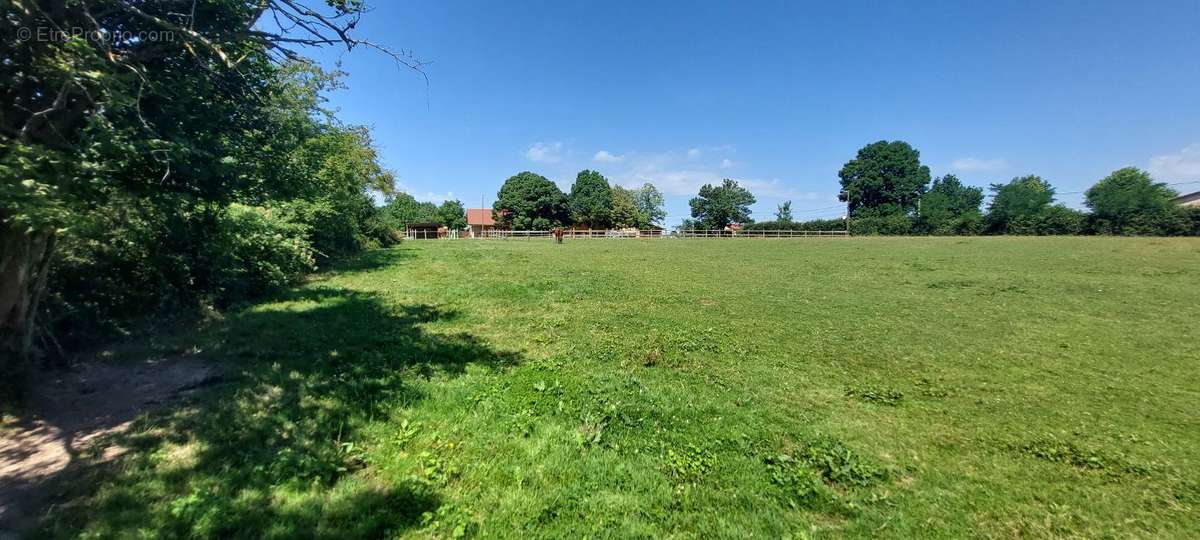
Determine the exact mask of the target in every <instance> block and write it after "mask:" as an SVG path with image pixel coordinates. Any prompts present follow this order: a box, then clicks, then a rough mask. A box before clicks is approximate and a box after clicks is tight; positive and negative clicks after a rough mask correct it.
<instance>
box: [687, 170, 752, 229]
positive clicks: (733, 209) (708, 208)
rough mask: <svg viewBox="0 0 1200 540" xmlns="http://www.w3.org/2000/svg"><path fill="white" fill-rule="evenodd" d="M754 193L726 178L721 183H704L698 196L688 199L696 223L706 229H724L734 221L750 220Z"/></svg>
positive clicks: (745, 221) (744, 221) (743, 221)
mask: <svg viewBox="0 0 1200 540" xmlns="http://www.w3.org/2000/svg"><path fill="white" fill-rule="evenodd" d="M754 202H755V199H754V195H753V194H751V193H750V192H749V191H748V190H746V188H744V187H742V186H739V185H738V183H737V182H735V181H733V180H730V179H728V178H726V179H725V180H724V181H723V182H721V185H719V186H713V185H711V184H704V185H703V186H701V187H700V193H699V195H698V196H697V197H694V198H693V199H692V200H690V201H688V205H689V206H691V209H692V218H694V219H695V224H696V225H697V226H699V227H702V228H705V229H724V228H725V227H727V226H729V225H730V224H732V223H747V222H749V221H750V205H752V204H754Z"/></svg>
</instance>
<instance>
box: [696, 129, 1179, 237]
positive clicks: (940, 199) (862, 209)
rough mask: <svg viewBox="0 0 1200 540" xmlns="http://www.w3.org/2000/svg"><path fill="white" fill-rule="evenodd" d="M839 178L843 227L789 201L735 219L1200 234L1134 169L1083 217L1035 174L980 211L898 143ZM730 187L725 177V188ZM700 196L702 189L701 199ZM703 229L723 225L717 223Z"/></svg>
mask: <svg viewBox="0 0 1200 540" xmlns="http://www.w3.org/2000/svg"><path fill="white" fill-rule="evenodd" d="M838 176H839V178H840V179H841V186H842V190H841V193H840V195H839V199H840V200H841V201H843V202H845V203H846V206H847V210H848V212H849V216H848V217H849V222H848V223H847V222H845V221H842V220H841V219H819V220H813V221H805V222H795V221H793V220H792V212H791V203H790V201H788V202H785V203H783V204H781V205H780V206H779V208H778V210H777V212H776V216H775V219H774V220H772V221H763V222H757V223H754V222H751V221H750V220H749V208H748V206H747V207H746V208H745V210H746V212H744V213H742V214H738V215H737V217H739V218H743V219H744V221H742V223H744V224H745V227H746V228H747V229H758V230H812V231H825V230H842V229H845V228H846V227H849V229H850V232H851V233H853V234H897V235H976V234H1014V235H1079V234H1107V235H1146V236H1183V235H1200V208H1196V207H1182V206H1179V205H1176V204H1174V203H1173V202H1172V199H1174V198H1175V197H1178V196H1179V194H1178V193H1177V192H1176V191H1175V190H1173V189H1171V188H1170V186H1168V185H1166V184H1164V183H1161V182H1156V181H1154V179H1153V178H1151V177H1150V175H1149V174H1148V173H1146V172H1145V171H1142V170H1140V169H1137V168H1135V167H1126V168H1123V169H1119V170H1117V171H1113V173H1112V174H1110V175H1108V176H1107V177H1105V178H1103V179H1101V180H1100V181H1099V182H1097V183H1096V184H1095V185H1093V186H1092V187H1090V188H1088V190H1087V191H1085V192H1084V194H1083V195H1084V204H1085V205H1086V206H1087V208H1088V210H1089V211H1087V212H1082V211H1079V210H1075V209H1072V208H1068V207H1067V206H1065V205H1062V204H1055V189H1054V187H1053V186H1051V185H1050V183H1049V182H1047V181H1046V180H1045V179H1043V178H1041V177H1039V176H1034V175H1029V176H1019V177H1016V178H1013V179H1012V180H1009V181H1008V182H1005V183H994V184H991V186H989V188H988V190H989V191H990V192H991V194H992V198H991V201H989V202H988V204H987V207H986V209H985V208H984V207H983V206H984V205H983V202H984V190H983V188H979V187H973V186H967V185H964V184H963V183H962V181H960V180H959V179H958V177H956V176H954V175H953V174H947V175H945V176H941V177H938V178H933V179H932V180H931V178H930V174H929V168H928V167H926V166H924V165H921V161H920V153H919V152H918V151H917V150H916V149H914V148H913V147H912V146H910V145H909V144H908V143H906V142H903V141H879V142H876V143H872V144H869V145H867V146H865V147H863V148H862V149H861V150H859V151H858V155H857V156H855V158H854V159H852V160H850V161H849V162H847V163H846V164H845V166H843V167H842V169H841V171H840V172H839V173H838ZM730 182H732V181H730V180H726V184H725V186H726V187H727V188H728V187H729V183H730ZM734 185H735V186H736V183H734ZM705 188H708V189H709V190H711V189H712V188H711V186H705ZM705 194H706V189H704V188H702V189H701V199H703V198H705ZM743 199H745V197H743ZM749 200H753V197H750V198H749ZM696 215H697V214H696V211H695V205H693V216H696ZM702 215H705V216H707V214H702ZM735 221H736V220H735ZM700 224H703V225H706V226H714V225H719V226H721V227H723V226H725V225H727V223H724V220H721V219H715V220H714V219H709V220H707V221H703V222H702V223H700ZM687 225H688V223H685V226H687Z"/></svg>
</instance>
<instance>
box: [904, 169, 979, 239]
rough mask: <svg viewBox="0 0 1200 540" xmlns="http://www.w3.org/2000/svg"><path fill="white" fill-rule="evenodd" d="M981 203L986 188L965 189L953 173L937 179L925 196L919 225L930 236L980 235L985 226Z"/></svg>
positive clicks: (919, 216) (969, 187)
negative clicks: (983, 224) (983, 225)
mask: <svg viewBox="0 0 1200 540" xmlns="http://www.w3.org/2000/svg"><path fill="white" fill-rule="evenodd" d="M981 204H983V188H978V187H973V186H965V185H963V183H962V182H961V181H959V179H958V177H956V176H954V175H952V174H948V175H946V176H943V177H941V178H935V179H934V180H933V185H932V186H931V187H930V188H929V191H927V192H925V194H924V195H922V196H921V204H920V212H919V214H918V216H917V226H918V228H919V230H920V232H924V233H927V234H943V235H944V234H976V233H978V232H979V230H980V228H981V227H982V223H983V214H982V212H981V211H980V209H979V206H980V205H981Z"/></svg>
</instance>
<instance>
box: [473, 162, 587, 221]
mask: <svg viewBox="0 0 1200 540" xmlns="http://www.w3.org/2000/svg"><path fill="white" fill-rule="evenodd" d="M568 213H569V212H568V206H567V196H566V195H564V194H563V192H562V190H560V189H558V186H557V185H555V184H554V182H551V181H550V180H548V179H546V177H544V176H541V175H538V174H534V173H531V172H529V171H524V172H521V173H518V174H516V175H514V176H512V177H510V178H509V179H508V180H505V181H504V185H503V186H501V187H500V192H499V193H497V194H496V202H495V203H493V204H492V216H493V217H494V218H495V220H496V224H497V225H500V226H502V227H507V228H511V229H515V230H542V231H544V230H548V229H551V228H554V227H557V226H560V225H562V224H564V223H566V222H567V221H568V220H569V216H568Z"/></svg>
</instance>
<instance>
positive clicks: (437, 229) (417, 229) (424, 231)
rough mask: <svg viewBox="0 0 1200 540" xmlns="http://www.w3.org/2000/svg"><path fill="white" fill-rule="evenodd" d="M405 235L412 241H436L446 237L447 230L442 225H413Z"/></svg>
mask: <svg viewBox="0 0 1200 540" xmlns="http://www.w3.org/2000/svg"><path fill="white" fill-rule="evenodd" d="M404 235H405V236H407V237H408V238H410V239H412V240H435V239H438V238H445V237H446V228H445V227H443V226H442V224H441V223H412V224H409V226H408V227H407V228H405V231H404Z"/></svg>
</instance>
